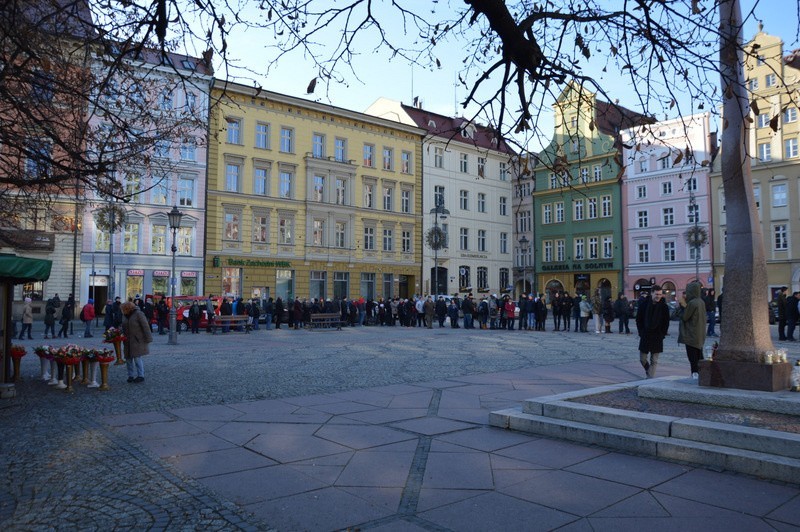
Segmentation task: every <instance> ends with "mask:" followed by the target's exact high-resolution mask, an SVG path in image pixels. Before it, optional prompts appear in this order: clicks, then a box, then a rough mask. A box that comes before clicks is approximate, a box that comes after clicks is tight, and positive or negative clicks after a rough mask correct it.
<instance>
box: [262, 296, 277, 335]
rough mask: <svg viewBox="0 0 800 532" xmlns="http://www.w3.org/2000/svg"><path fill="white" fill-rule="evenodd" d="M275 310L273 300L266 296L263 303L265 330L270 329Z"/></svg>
mask: <svg viewBox="0 0 800 532" xmlns="http://www.w3.org/2000/svg"><path fill="white" fill-rule="evenodd" d="M274 312H275V302H274V301H273V300H272V298H271V297H270V298H267V302H266V303H264V327H265V328H266V329H267V330H270V329H272V314H273V313H274Z"/></svg>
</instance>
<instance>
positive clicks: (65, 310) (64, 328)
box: [58, 303, 72, 338]
mask: <svg viewBox="0 0 800 532" xmlns="http://www.w3.org/2000/svg"><path fill="white" fill-rule="evenodd" d="M70 321H72V308H71V307H70V306H69V303H65V304H64V306H63V307H61V319H60V320H58V323H60V324H61V329H59V330H58V337H59V338H61V336H62V335H63V336H64V338H69V336H68V335H67V333H68V332H69V322H70Z"/></svg>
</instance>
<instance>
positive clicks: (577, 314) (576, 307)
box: [572, 294, 582, 332]
mask: <svg viewBox="0 0 800 532" xmlns="http://www.w3.org/2000/svg"><path fill="white" fill-rule="evenodd" d="M581 300H582V298H581V295H580V294H575V297H573V298H572V319H573V320H574V321H575V332H579V331H580V330H581Z"/></svg>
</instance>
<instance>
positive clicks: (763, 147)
mask: <svg viewBox="0 0 800 532" xmlns="http://www.w3.org/2000/svg"><path fill="white" fill-rule="evenodd" d="M759 30H760V31H759V32H758V33H757V34H756V35H755V36H754V37H753V40H752V41H751V42H750V43H748V44H747V45H746V46H745V49H746V50H750V49H753V50H756V52H755V53H754V54H748V55H747V56H746V57H745V77H746V78H747V85H748V88H749V90H750V93H751V101H752V102H753V103H754V105H753V106H752V109H753V112H754V117H753V118H754V121H753V122H752V123H751V129H750V134H749V155H750V161H749V162H750V164H751V172H752V180H753V201H754V202H755V204H756V208H757V209H758V215H759V218H760V220H761V228H762V231H763V238H764V251H765V255H766V259H767V282H768V285H769V287H768V293H767V294H764V297H765V298H767V300H772V299H774V297H775V293H776V292H777V291H778V289H779V288H780V287H781V286H788V287H790V292H791V291H795V290H800V219H798V217H797V212H799V211H800V186H798V180H800V177H798V176H800V148H798V145H800V122H798V105H797V99H796V98H797V94H798V88H800V71H798V70H796V69H794V68H791V67H788V66H786V65H784V62H783V42H782V41H781V39H780V38H778V37H775V36H772V35H769V34H767V33H764V32H763V31H761V28H759ZM721 149H722V150H724V149H725V146H721ZM719 159H720V158H719V157H718V158H717V161H716V162H715V164H714V167H713V170H712V173H711V190H712V194H713V198H714V207H715V208H714V210H713V213H712V214H713V223H712V225H713V227H714V231H715V238H714V247H713V251H714V263H715V265H716V267H715V270H714V282H715V286H717V287H720V288H722V289H724V285H725V283H724V280H725V242H726V239H727V229H726V228H727V213H726V210H725V191H724V186H723V177H722V175H721V169H720V164H721V161H720V160H719ZM719 292H720V290H719V289H718V290H717V293H719Z"/></svg>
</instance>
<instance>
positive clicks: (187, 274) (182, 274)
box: [181, 272, 197, 277]
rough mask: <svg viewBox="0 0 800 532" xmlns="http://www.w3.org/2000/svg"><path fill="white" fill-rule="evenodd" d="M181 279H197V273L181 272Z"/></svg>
mask: <svg viewBox="0 0 800 532" xmlns="http://www.w3.org/2000/svg"><path fill="white" fill-rule="evenodd" d="M181 277H197V272H181Z"/></svg>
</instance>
